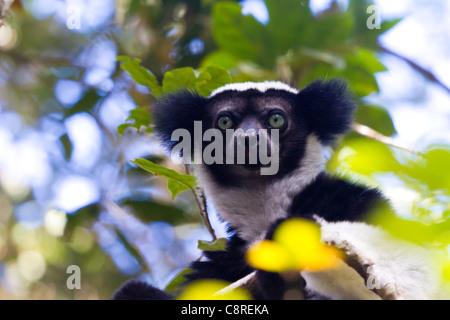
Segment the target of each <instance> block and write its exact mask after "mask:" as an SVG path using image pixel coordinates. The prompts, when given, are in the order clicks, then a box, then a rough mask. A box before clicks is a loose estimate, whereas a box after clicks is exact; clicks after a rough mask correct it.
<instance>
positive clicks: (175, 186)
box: [131, 159, 197, 198]
mask: <svg viewBox="0 0 450 320" xmlns="http://www.w3.org/2000/svg"><path fill="white" fill-rule="evenodd" d="M131 162H133V163H134V164H135V165H137V166H138V167H140V168H142V169H144V170H145V171H148V172H150V173H153V174H154V175H158V176H162V177H165V178H168V188H169V190H170V191H171V192H172V198H175V196H176V195H177V194H179V193H180V192H182V191H185V190H193V191H194V188H195V186H196V185H197V182H196V178H195V177H194V176H189V175H185V174H180V173H178V172H176V171H174V170H172V169H168V168H166V167H163V166H159V165H157V164H155V163H153V162H150V161H148V160H145V159H136V160H134V161H131Z"/></svg>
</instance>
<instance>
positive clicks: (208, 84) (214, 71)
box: [195, 66, 232, 96]
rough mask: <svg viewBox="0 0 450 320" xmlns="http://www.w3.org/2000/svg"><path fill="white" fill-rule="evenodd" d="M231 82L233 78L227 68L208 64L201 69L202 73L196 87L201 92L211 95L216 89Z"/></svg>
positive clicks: (204, 94)
mask: <svg viewBox="0 0 450 320" xmlns="http://www.w3.org/2000/svg"><path fill="white" fill-rule="evenodd" d="M231 82H232V80H231V77H230V75H229V73H228V71H227V70H225V69H223V68H220V67H217V66H208V67H206V68H203V69H200V75H199V77H198V81H197V82H196V83H195V89H196V90H197V92H198V93H199V94H201V95H203V96H209V94H210V93H211V92H212V91H213V90H214V89H217V88H219V87H221V86H223V85H226V84H228V83H231Z"/></svg>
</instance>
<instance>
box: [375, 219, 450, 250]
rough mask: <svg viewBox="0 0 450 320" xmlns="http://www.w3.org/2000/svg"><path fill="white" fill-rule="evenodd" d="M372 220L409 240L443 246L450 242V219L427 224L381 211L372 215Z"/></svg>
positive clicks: (398, 236) (401, 237)
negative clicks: (449, 234) (449, 233)
mask: <svg viewBox="0 0 450 320" xmlns="http://www.w3.org/2000/svg"><path fill="white" fill-rule="evenodd" d="M371 222H372V223H374V224H376V225H381V226H382V227H383V228H384V229H385V230H387V231H389V232H390V233H391V234H392V235H393V236H395V237H397V238H400V239H404V240H407V241H411V242H415V243H418V244H422V245H426V244H434V245H437V246H443V247H445V246H447V245H449V244H450V243H449V242H448V241H449V237H448V232H449V230H450V220H446V221H444V222H441V223H434V224H425V223H422V222H420V221H415V220H406V219H402V218H400V217H398V216H396V215H393V214H383V213H380V214H378V215H375V216H374V217H372V218H371Z"/></svg>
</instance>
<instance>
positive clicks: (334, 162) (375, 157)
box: [327, 138, 400, 176]
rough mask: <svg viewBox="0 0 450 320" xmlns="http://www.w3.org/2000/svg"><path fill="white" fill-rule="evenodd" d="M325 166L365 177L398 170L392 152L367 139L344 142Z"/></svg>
mask: <svg viewBox="0 0 450 320" xmlns="http://www.w3.org/2000/svg"><path fill="white" fill-rule="evenodd" d="M327 166H328V168H330V169H331V170H332V171H336V170H338V171H339V169H340V170H344V171H346V170H351V171H353V172H355V173H359V174H363V175H367V176H370V175H371V174H374V173H381V172H396V171H397V170H398V169H399V168H400V164H399V163H398V161H397V160H396V159H395V157H394V156H393V155H392V151H391V150H390V149H389V148H388V147H387V146H386V145H385V144H383V143H381V142H378V141H375V140H372V139H368V138H356V139H350V140H346V141H345V143H344V144H343V145H342V146H341V148H340V149H339V150H338V151H336V153H334V154H333V156H332V158H331V159H330V161H329V162H328V164H327Z"/></svg>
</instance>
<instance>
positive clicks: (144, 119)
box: [117, 107, 152, 134]
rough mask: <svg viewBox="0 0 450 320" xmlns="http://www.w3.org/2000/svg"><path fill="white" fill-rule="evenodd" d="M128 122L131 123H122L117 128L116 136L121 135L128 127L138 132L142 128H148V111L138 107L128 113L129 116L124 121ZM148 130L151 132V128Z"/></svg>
mask: <svg viewBox="0 0 450 320" xmlns="http://www.w3.org/2000/svg"><path fill="white" fill-rule="evenodd" d="M130 120H132V121H133V123H123V124H121V125H120V126H118V127H117V133H118V134H123V133H124V132H125V130H126V129H127V128H129V127H133V128H136V129H137V130H138V132H139V131H140V129H141V128H142V127H147V128H149V126H150V123H151V122H152V117H151V114H150V112H149V111H148V110H146V109H144V108H139V107H138V108H136V109H133V110H131V111H130V116H129V117H128V118H127V119H126V121H130ZM149 129H150V131H151V128H149Z"/></svg>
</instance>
